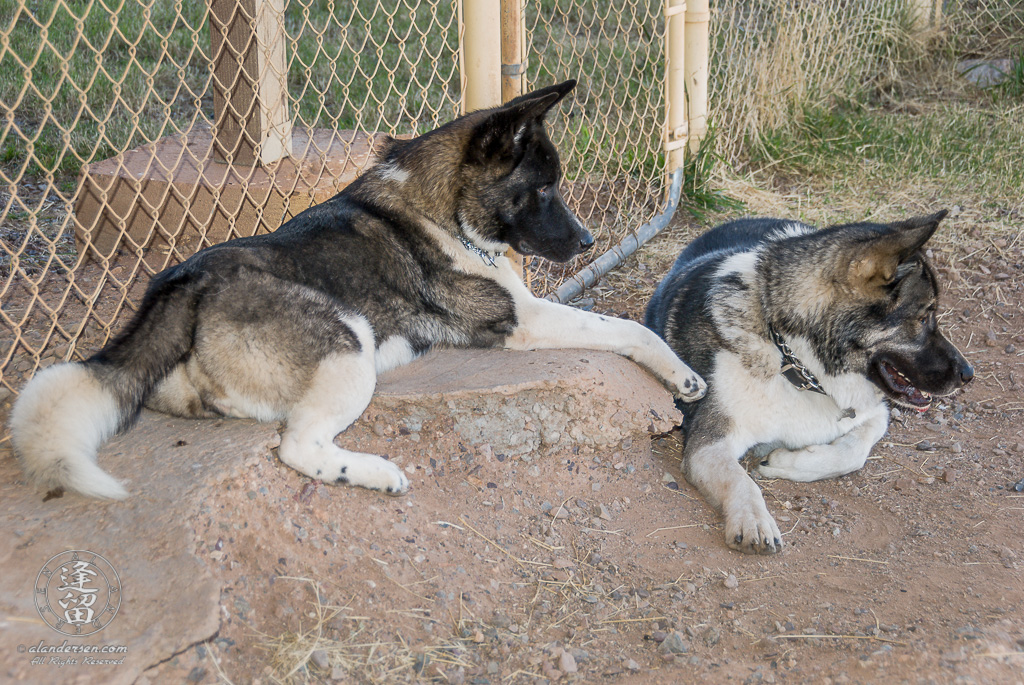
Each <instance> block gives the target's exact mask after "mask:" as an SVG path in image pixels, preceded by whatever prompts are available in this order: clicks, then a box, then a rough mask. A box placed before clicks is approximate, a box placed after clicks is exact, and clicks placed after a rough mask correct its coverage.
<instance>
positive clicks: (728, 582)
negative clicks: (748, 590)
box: [722, 573, 740, 590]
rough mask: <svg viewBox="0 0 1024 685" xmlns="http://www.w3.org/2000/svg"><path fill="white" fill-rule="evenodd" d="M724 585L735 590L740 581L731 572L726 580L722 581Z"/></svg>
mask: <svg viewBox="0 0 1024 685" xmlns="http://www.w3.org/2000/svg"><path fill="white" fill-rule="evenodd" d="M722 585H724V586H725V587H727V588H729V589H730V590H735V589H736V588H738V587H739V586H740V581H738V580H736V576H734V575H733V574H731V573H730V574H729V575H728V576H726V577H725V580H723V581H722Z"/></svg>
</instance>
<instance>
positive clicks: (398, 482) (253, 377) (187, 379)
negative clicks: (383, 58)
mask: <svg viewBox="0 0 1024 685" xmlns="http://www.w3.org/2000/svg"><path fill="white" fill-rule="evenodd" d="M575 84H576V82H575V81H567V82H565V83H562V84H559V85H555V86H551V87H548V88H544V89H541V90H538V91H535V92H533V93H529V94H527V95H524V96H522V97H520V98H518V99H516V100H513V101H512V102H510V103H508V104H507V105H505V106H502V107H498V108H495V109H490V110H484V111H479V112H474V113H471V114H469V115H466V116H464V117H461V118H459V119H456V120H455V121H453V122H451V123H449V124H446V125H444V126H442V127H440V128H438V129H436V130H434V131H431V132H429V133H426V134H424V135H422V136H420V137H418V138H414V139H412V140H407V141H399V140H389V141H388V142H387V143H386V145H385V146H384V148H383V150H382V151H381V152H380V155H379V161H378V163H377V164H376V165H375V166H373V167H372V168H371V169H369V170H368V171H367V172H366V173H365V174H364V175H363V176H361V177H360V178H359V179H358V180H356V181H355V182H354V183H352V184H351V185H350V186H348V188H346V189H345V190H344V191H342V192H341V193H340V194H338V195H337V196H335V197H334V198H332V199H330V200H328V201H326V202H324V203H322V204H320V205H317V206H315V207H312V208H310V209H308V210H306V211H305V212H302V213H301V214H299V215H298V216H296V217H295V218H294V219H292V220H291V221H289V222H288V223H287V224H285V225H284V226H282V227H281V228H280V229H278V230H277V231H275V232H274V233H272V234H269V235H261V236H256V237H251V238H241V239H237V240H231V241H228V242H226V243H222V244H220V245H215V246H213V247H210V248H207V249H205V250H203V251H201V252H199V253H198V254H196V255H195V256H193V257H192V258H190V259H189V260H187V261H186V262H184V263H182V264H180V265H178V266H174V267H171V268H169V269H167V270H165V271H163V272H161V273H159V274H157V275H156V276H155V277H154V278H153V280H152V282H151V283H150V285H149V289H148V290H147V292H146V294H145V296H144V298H143V301H142V304H141V306H140V307H139V311H138V313H137V314H136V315H135V317H134V318H133V319H132V320H131V322H130V323H129V324H128V325H127V327H126V328H125V330H124V331H123V332H122V333H121V334H120V335H118V336H117V337H116V338H115V339H113V340H112V341H111V342H110V343H109V344H108V345H107V346H106V347H104V348H103V349H102V350H100V351H99V352H98V353H97V354H95V355H94V356H93V357H91V358H90V359H88V360H87V361H85V362H81V363H68V364H60V365H57V366H53V367H50V368H48V369H45V370H44V371H42V372H40V373H39V374H37V375H36V376H35V377H34V378H33V379H32V380H31V381H30V382H29V384H28V385H27V386H26V387H25V388H24V390H23V391H22V393H21V396H20V397H19V398H18V401H17V403H16V404H15V407H14V410H13V412H12V415H11V421H10V428H11V438H12V441H13V444H14V449H15V453H16V455H17V456H18V458H19V459H20V461H21V464H22V466H23V467H24V470H25V473H26V474H27V476H28V478H29V480H30V481H32V482H33V483H35V484H37V485H39V486H41V487H42V488H44V489H48V490H64V489H66V490H71V491H75V492H79V493H81V494H84V495H90V496H93V497H104V498H122V497H125V496H126V495H127V491H126V490H125V488H124V486H123V485H122V484H121V483H120V482H119V481H117V480H115V479H114V478H113V477H111V476H110V475H109V474H107V473H106V472H105V471H103V470H102V469H101V468H100V467H99V466H98V465H97V464H96V459H97V454H96V453H97V449H98V447H99V446H100V445H101V444H102V443H103V441H104V440H106V439H108V438H109V437H110V436H111V435H113V434H114V433H115V432H116V431H118V430H121V429H125V428H127V427H128V426H130V425H131V424H132V422H133V421H134V419H135V417H136V416H137V414H138V412H139V410H140V409H141V408H142V406H143V405H146V406H149V407H151V408H153V409H156V410H159V411H163V412H167V413H170V414H175V415H178V416H185V417H195V418H205V417H218V416H234V417H249V418H255V419H260V420H263V421H276V420H281V419H283V420H285V421H286V422H287V426H286V429H285V431H284V433H283V435H282V441H281V447H280V456H281V460H282V461H284V462H285V463H286V464H288V465H289V466H291V467H293V468H294V469H296V470H298V471H300V472H302V473H304V474H306V475H307V476H310V477H312V478H318V479H321V480H323V481H326V482H331V483H351V484H353V485H361V486H363V487H367V488H372V489H376V490H382V491H385V492H388V493H392V494H400V493H403V492H405V491H406V490H407V489H408V488H409V481H408V479H407V478H406V476H405V474H403V473H402V471H401V470H400V469H399V468H398V467H397V466H395V465H394V464H391V463H390V462H388V461H387V460H385V459H382V458H381V457H379V456H377V455H373V454H363V453H357V452H352V451H348V450H344V449H342V448H340V447H338V446H337V445H335V443H334V439H335V436H337V435H338V433H340V432H341V431H343V430H344V429H345V428H346V427H348V426H349V425H350V424H351V423H352V422H353V421H355V420H356V419H357V418H358V417H359V416H360V414H362V412H363V410H364V409H365V408H366V406H367V404H368V403H369V402H370V398H371V396H372V395H373V391H374V386H375V384H376V378H377V374H378V373H380V372H382V371H385V370H387V369H391V368H394V367H396V366H399V365H402V364H406V363H408V362H409V361H411V360H412V359H413V358H415V357H416V356H418V355H421V354H423V353H424V352H426V351H427V350H429V349H431V348H433V347H506V348H509V349H517V350H532V349H538V348H567V347H578V348H586V349H592V350H608V351H613V352H617V353H619V354H622V355H625V356H627V357H629V358H631V359H633V360H635V361H637V362H638V363H640V364H642V365H643V366H645V367H647V368H648V369H649V370H650V371H651V372H653V373H654V374H655V375H656V376H658V377H659V378H661V379H662V381H663V382H664V383H665V385H666V386H667V387H668V388H669V389H670V390H671V391H672V392H673V393H675V395H676V396H677V397H678V398H680V399H682V400H683V401H692V400H696V399H698V398H700V397H701V396H702V395H703V394H704V391H705V387H706V386H705V385H704V382H703V381H702V380H701V379H700V377H699V376H697V375H696V374H695V373H693V372H692V371H691V370H690V369H689V368H688V367H687V366H686V365H685V364H684V363H682V362H681V361H680V360H679V359H678V358H677V357H676V355H675V354H673V352H672V350H671V349H669V347H668V346H667V345H666V344H665V343H664V342H663V341H662V340H661V339H660V338H659V337H658V336H657V335H655V334H654V333H652V332H651V331H649V330H648V329H646V328H644V327H643V326H641V325H640V324H638V323H635V322H631V321H626V320H621V319H615V318H609V317H605V316H600V315H596V314H591V313H587V312H582V311H579V310H576V309H572V308H570V307H566V306H563V305H559V304H555V303H553V302H549V301H546V300H543V299H538V298H536V297H534V296H533V295H532V294H531V293H530V292H529V290H527V288H526V287H525V286H524V285H523V283H522V281H521V280H520V278H519V277H518V276H517V274H516V273H515V271H514V270H513V268H512V266H511V264H510V263H509V261H508V259H507V258H506V257H505V256H504V255H505V252H506V250H508V249H509V247H510V246H511V247H513V248H515V249H516V250H518V251H519V252H521V253H523V254H527V255H540V256H542V257H546V258H548V259H553V260H556V261H566V260H568V259H570V258H572V257H574V256H575V255H577V254H579V253H580V252H581V251H583V250H584V249H586V248H588V247H590V246H591V245H592V244H593V238H592V237H591V236H590V234H589V233H588V232H587V231H586V229H584V228H583V226H582V224H580V222H579V220H578V219H577V218H576V217H575V216H574V215H573V213H572V212H571V211H570V210H569V208H568V207H567V206H566V204H565V202H564V200H563V199H562V197H561V196H560V194H559V190H558V186H559V181H560V180H561V174H562V169H561V165H560V162H559V159H558V154H557V152H556V151H555V147H554V145H552V143H551V140H550V139H549V138H548V136H547V133H546V131H545V127H544V116H545V114H546V113H547V112H548V111H549V110H550V109H551V108H552V107H554V106H555V104H556V103H557V102H559V101H560V100H561V99H562V98H564V97H565V96H566V95H567V94H568V93H569V92H570V91H571V90H572V89H573V87H574V86H575Z"/></svg>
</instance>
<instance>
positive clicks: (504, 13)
mask: <svg viewBox="0 0 1024 685" xmlns="http://www.w3.org/2000/svg"><path fill="white" fill-rule="evenodd" d="M522 10H523V6H522V0H501V101H502V102H508V101H509V100H512V99H514V98H517V97H519V96H520V95H522V94H523V81H524V79H525V74H526V45H525V42H524V41H523V11H522ZM506 256H507V257H508V259H509V261H510V262H512V268H513V269H515V270H516V272H517V273H518V274H519V277H520V278H524V277H525V280H526V286H527V287H529V286H530V280H529V274H528V272H527V271H526V265H527V264H529V258H527V257H524V256H523V255H521V254H519V253H518V252H516V251H515V250H509V251H508V253H507V255H506Z"/></svg>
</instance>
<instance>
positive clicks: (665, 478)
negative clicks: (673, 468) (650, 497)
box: [661, 471, 676, 483]
mask: <svg viewBox="0 0 1024 685" xmlns="http://www.w3.org/2000/svg"><path fill="white" fill-rule="evenodd" d="M661 482H662V483H675V482H676V477H675V476H673V475H672V474H671V473H669V472H668V471H666V472H665V473H664V474H663V475H662V476H661Z"/></svg>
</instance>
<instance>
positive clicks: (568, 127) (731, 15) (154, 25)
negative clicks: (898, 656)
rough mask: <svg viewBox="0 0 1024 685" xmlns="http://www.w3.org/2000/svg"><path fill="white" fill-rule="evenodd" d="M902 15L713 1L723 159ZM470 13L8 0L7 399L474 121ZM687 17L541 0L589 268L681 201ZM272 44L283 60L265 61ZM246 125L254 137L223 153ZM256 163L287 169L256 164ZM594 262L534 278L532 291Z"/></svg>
mask: <svg viewBox="0 0 1024 685" xmlns="http://www.w3.org/2000/svg"><path fill="white" fill-rule="evenodd" d="M907 1H908V0H869V1H868V2H854V1H852V0H826V1H825V2H820V1H814V2H811V1H809V0H755V1H753V2H739V1H738V0H728V1H725V2H721V3H713V5H712V9H713V12H712V19H711V22H712V29H711V36H712V37H711V49H712V50H711V51H712V69H711V78H710V83H711V96H710V101H711V106H712V117H711V119H712V122H713V124H714V125H715V126H716V130H717V137H718V140H719V143H720V147H719V150H720V151H721V152H724V153H725V154H726V155H727V156H729V157H738V156H739V155H741V153H742V150H743V146H744V145H745V144H746V142H747V141H749V140H751V139H753V138H754V137H756V135H757V133H758V132H759V131H762V130H765V129H769V128H771V127H772V126H775V125H777V124H778V123H779V122H780V121H782V120H783V119H784V118H785V117H786V116H789V115H790V114H791V113H792V111H793V107H794V105H795V104H799V103H800V102H804V101H806V100H808V99H813V98H824V97H827V95H828V94H829V93H831V92H833V91H836V90H840V89H842V88H844V87H846V86H847V85H848V84H850V83H857V82H862V81H863V79H864V78H865V75H866V74H867V73H869V72H870V71H871V70H872V69H875V68H877V64H878V63H879V62H881V61H884V59H885V58H886V54H887V52H886V51H887V50H891V49H893V46H894V45H895V43H894V41H896V39H897V38H899V33H898V32H899V31H900V30H901V29H900V27H901V26H905V24H906V16H907V14H906V12H907V9H906V3H907ZM915 1H916V0H915ZM462 2H463V0H397V1H396V2H391V3H383V2H380V0H347V1H346V2H339V1H338V0H209V3H204V2H199V3H183V2H180V1H179V0H0V406H2V405H3V402H4V401H5V400H8V399H9V398H10V397H11V396H12V394H13V393H14V392H16V390H17V389H18V388H19V387H20V386H21V384H22V383H23V381H24V379H25V378H27V376H28V375H30V374H31V373H33V372H34V371H35V370H36V369H38V368H39V367H40V366H46V365H48V364H51V363H53V362H55V361H58V360H62V359H74V358H81V357H83V356H87V355H88V354H89V353H91V352H92V351H94V350H96V349H98V348H99V347H100V346H101V345H102V344H103V342H104V341H105V340H106V339H107V338H108V337H109V336H110V335H111V334H112V333H114V332H116V330H117V328H118V327H119V325H121V323H123V321H124V318H125V316H127V315H128V314H130V312H131V311H132V309H133V307H134V306H135V305H136V304H137V302H138V301H139V299H140V296H141V293H142V291H143V290H144V288H145V285H146V283H147V282H148V280H149V277H150V276H151V275H152V274H153V273H156V272H157V271H159V270H161V269H162V268H165V267H166V266H168V265H170V264H173V263H177V262H179V261H181V260H183V259H186V258H187V257H188V256H190V255H191V254H193V253H194V252H195V251H196V250H198V249H201V248H202V247H205V246H206V245H209V244H212V243H214V242H218V241H221V240H224V239H227V238H230V237H233V236H238V235H251V234H253V233H259V232H266V231H271V230H274V229H275V228H277V226H279V225H280V224H281V223H282V221H283V220H285V219H287V218H288V217H290V216H292V215H294V214H295V213H297V212H298V211H301V210H302V209H304V208H305V207H307V206H309V205H310V204H312V203H315V202H319V201H321V200H323V199H325V198H327V197H329V196H331V195H333V194H334V193H336V192H337V191H338V189H339V188H341V187H343V186H344V185H345V184H346V183H347V182H349V181H350V180H351V179H352V178H354V177H355V175H357V174H358V173H360V171H361V170H362V169H363V168H365V166H366V164H367V163H368V162H369V160H370V158H371V148H372V145H373V138H374V135H375V134H376V133H378V132H380V133H388V134H397V135H409V134H414V133H418V132H423V131H426V130H428V129H431V128H433V127H435V126H437V125H439V124H441V123H443V122H445V121H448V120H449V119H451V118H453V117H454V116H455V115H457V114H458V113H459V108H460V105H461V103H462V87H463V85H464V83H463V80H464V79H463V75H462V72H461V71H460V44H461V41H462V38H463V36H464V30H465V29H464V25H463V23H462V22H461V17H462ZM677 5H678V2H677V0H671V1H670V2H668V3H667V5H666V6H662V5H661V4H660V3H652V2H649V1H641V0H528V1H526V2H525V13H524V16H525V20H524V22H523V23H524V26H525V45H526V50H525V52H526V60H525V61H526V72H525V73H526V87H527V88H533V87H538V86H543V85H546V84H548V83H551V82H554V81H556V80H561V79H565V78H578V79H580V86H579V87H578V89H577V91H576V92H575V93H574V95H573V98H572V100H571V103H568V104H566V105H565V106H563V107H562V108H561V109H560V110H559V111H558V112H557V113H555V114H553V115H552V116H551V123H552V128H553V129H554V131H555V138H556V142H557V144H558V147H559V149H560V151H561V153H562V155H563V158H564V167H565V169H566V172H567V178H566V187H565V190H566V193H567V195H568V197H569V198H570V201H571V203H572V205H573V206H574V208H576V209H577V211H578V212H579V214H580V215H581V217H582V218H583V219H584V220H585V222H586V223H587V224H588V227H590V228H591V230H592V231H593V232H594V234H595V237H596V239H597V241H598V246H597V249H595V250H594V251H593V252H592V253H591V257H593V256H596V255H598V254H600V253H602V252H603V251H604V249H606V248H607V247H609V246H610V245H612V244H614V243H617V242H618V241H619V240H621V239H622V238H623V237H625V236H626V235H627V234H629V232H631V231H633V230H635V229H636V228H637V227H638V226H640V225H641V224H642V223H644V222H645V221H648V220H649V219H650V218H651V217H652V216H653V215H654V214H655V213H657V211H658V207H659V204H660V203H661V202H663V200H664V196H665V188H664V178H665V172H666V170H667V169H666V162H665V153H664V149H665V148H664V144H665V139H666V130H665V129H666V126H665V122H666V114H665V104H664V95H663V90H664V88H663V84H664V82H665V79H666V74H665V47H664V40H665V33H666V28H665V26H666V18H665V13H666V12H669V13H670V14H671V12H672V11H673V10H674V9H680V8H679V7H678V6H677ZM937 7H938V9H939V12H941V14H942V17H941V21H942V25H943V26H944V27H946V28H945V32H946V33H947V34H953V35H955V36H956V38H957V40H958V41H960V42H959V43H958V45H960V46H961V47H962V48H963V49H964V50H967V51H970V52H972V53H978V54H982V53H985V54H987V53H986V50H996V49H997V48H998V49H1000V50H1002V49H1006V48H1005V46H1007V45H1009V46H1011V48H1012V46H1014V45H1016V46H1017V47H1018V48H1019V44H1018V43H1014V42H1013V41H1014V40H1015V38H1014V37H1015V36H1016V37H1018V38H1019V36H1020V35H1021V29H1020V26H1021V15H1022V11H1021V3H1019V2H1014V1H1013V0H985V1H980V2H965V1H964V2H959V1H957V2H946V3H945V5H944V6H943V5H942V4H941V3H939V4H938V5H937ZM239 27H243V28H245V30H241V29H240V28H239ZM268 42H271V43H274V44H275V45H278V46H279V47H278V48H275V49H273V50H265V51H263V52H260V51H255V52H254V51H253V50H252V49H251V48H252V47H253V45H254V44H256V43H259V44H261V45H262V44H263V43H268ZM224 45H229V46H231V52H230V54H231V55H232V59H228V60H226V61H225V60H224V58H223V55H224V54H225V53H224V47H223V46H224ZM495 49H497V48H495ZM239 55H241V57H238V56H239ZM234 57H238V59H234ZM250 61H251V63H250ZM253 107H256V108H258V109H259V111H260V113H261V116H262V114H263V113H266V116H262V119H261V117H255V118H254V117H251V116H249V115H250V114H251V113H252V108H253ZM243 120H245V121H249V122H251V121H255V122H256V123H255V129H253V130H249V129H246V128H245V127H246V125H247V124H245V123H244V122H243V123H241V124H239V126H240V127H241V129H242V130H240V131H236V133H237V135H236V137H235V138H234V139H233V140H234V142H231V140H229V139H225V137H224V136H225V135H227V134H226V133H225V134H222V133H221V132H228V133H230V132H231V130H232V122H234V123H238V122H242V121H243ZM239 126H235V128H239ZM215 129H216V134H215ZM289 143H290V145H291V150H290V154H286V153H287V152H288V150H287V149H286V148H287V145H288V144H289ZM275 145H277V146H278V147H281V146H284V148H285V149H283V150H281V151H279V152H281V154H279V155H275V153H274V146H275ZM247 146H248V147H247ZM249 148H251V149H249ZM253 150H256V153H258V156H259V155H263V156H262V157H260V159H264V160H265V161H266V160H267V159H268V158H267V157H266V156H265V155H267V154H269V155H270V157H269V159H270V160H271V161H266V163H262V164H258V163H255V162H252V163H248V162H246V161H245V160H246V159H247V155H248V154H249V153H251V152H253ZM268 151H269V153H268ZM224 160H231V161H232V162H233V163H232V164H225V163H224ZM581 266H582V264H581V263H580V262H579V261H578V262H576V263H572V264H569V265H566V266H565V267H552V266H551V265H549V264H545V263H540V262H535V263H534V264H533V265H531V267H530V268H531V272H532V275H533V276H534V288H535V290H536V291H538V292H539V293H544V292H546V291H550V290H551V289H552V288H554V287H555V286H556V285H557V284H558V283H559V282H560V281H562V280H563V279H564V278H566V277H567V276H568V275H569V274H570V273H572V272H573V271H575V270H577V269H579V268H580V267H581Z"/></svg>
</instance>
